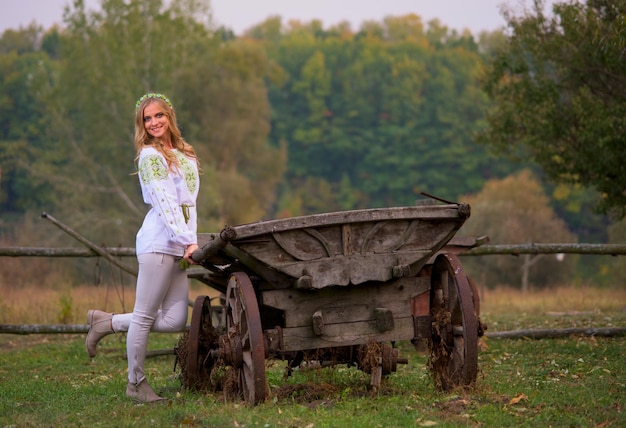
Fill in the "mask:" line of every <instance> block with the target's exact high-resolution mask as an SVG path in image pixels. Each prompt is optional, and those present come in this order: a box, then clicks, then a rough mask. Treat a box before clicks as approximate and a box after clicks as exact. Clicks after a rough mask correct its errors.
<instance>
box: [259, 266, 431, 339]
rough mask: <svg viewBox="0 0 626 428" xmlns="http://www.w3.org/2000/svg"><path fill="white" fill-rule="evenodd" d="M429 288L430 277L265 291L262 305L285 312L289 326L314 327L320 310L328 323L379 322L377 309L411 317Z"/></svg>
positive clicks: (395, 315) (286, 324)
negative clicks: (414, 300) (414, 303)
mask: <svg viewBox="0 0 626 428" xmlns="http://www.w3.org/2000/svg"><path fill="white" fill-rule="evenodd" d="M429 289H430V278H428V277H417V278H398V279H396V280H394V281H389V282H385V283H367V284H362V285H360V286H350V287H326V288H324V289H321V290H316V291H300V290H295V289H286V290H269V291H263V292H261V294H260V302H261V303H262V304H263V305H266V306H270V307H273V308H277V309H281V310H283V311H284V317H285V326H286V327H303V326H309V328H311V326H312V324H313V314H314V313H316V312H318V311H321V314H322V316H323V317H324V322H325V323H328V324H334V323H345V322H353V321H375V313H374V310H375V309H376V308H387V309H389V310H391V311H392V313H393V315H394V318H396V317H398V318H400V317H406V316H410V315H411V299H412V298H413V297H415V296H417V295H419V294H422V293H424V292H426V291H428V290H429Z"/></svg>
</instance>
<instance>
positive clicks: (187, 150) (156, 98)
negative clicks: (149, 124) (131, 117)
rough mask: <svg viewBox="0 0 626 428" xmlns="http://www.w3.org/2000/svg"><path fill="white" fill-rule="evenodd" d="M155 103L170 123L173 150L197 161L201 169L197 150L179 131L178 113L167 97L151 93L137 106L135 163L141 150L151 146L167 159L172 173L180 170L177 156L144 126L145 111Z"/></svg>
mask: <svg viewBox="0 0 626 428" xmlns="http://www.w3.org/2000/svg"><path fill="white" fill-rule="evenodd" d="M153 103H154V104H158V106H159V107H160V108H161V109H162V110H163V113H165V115H166V116H167V119H168V121H169V126H168V132H169V134H170V135H169V136H170V140H171V142H172V148H174V149H177V150H179V151H180V152H182V153H183V154H184V155H185V156H187V157H190V158H193V159H195V160H196V163H198V168H199V167H200V162H199V161H198V156H196V152H195V150H194V149H193V147H192V146H191V144H188V143H187V142H186V141H185V139H184V138H183V136H182V135H181V133H180V129H178V124H177V122H176V113H175V112H174V109H173V108H172V105H171V103H170V102H169V100H168V99H167V98H166V97H164V96H162V95H160V94H153V93H149V94H146V95H144V96H143V97H141V98H140V99H139V101H138V102H137V105H136V112H135V150H136V157H135V162H137V161H138V160H139V153H141V150H142V149H143V148H144V147H147V146H151V147H154V148H155V149H157V150H158V151H159V153H161V154H162V155H163V156H164V157H165V160H166V161H167V166H168V168H169V169H170V170H171V171H174V170H175V169H178V167H180V164H179V162H178V159H177V158H176V155H175V154H174V153H173V152H172V151H171V150H166V149H165V147H164V145H163V142H162V141H161V140H160V139H159V138H155V137H153V136H152V135H150V134H148V132H147V131H146V127H145V125H144V120H143V111H144V110H145V108H146V107H148V105H150V104H153Z"/></svg>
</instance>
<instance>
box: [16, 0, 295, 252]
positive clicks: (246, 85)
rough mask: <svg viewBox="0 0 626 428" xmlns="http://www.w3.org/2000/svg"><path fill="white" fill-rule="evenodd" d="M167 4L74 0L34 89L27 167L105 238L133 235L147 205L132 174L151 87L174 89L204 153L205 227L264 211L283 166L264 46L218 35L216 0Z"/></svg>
mask: <svg viewBox="0 0 626 428" xmlns="http://www.w3.org/2000/svg"><path fill="white" fill-rule="evenodd" d="M163 3H164V2H161V1H149V0H133V1H130V2H128V1H122V0H103V1H102V3H101V11H99V12H89V11H87V10H86V9H85V6H84V2H83V1H82V0H76V1H74V3H73V7H72V8H67V9H66V14H65V17H64V19H65V22H66V27H65V29H64V30H63V31H61V33H60V39H59V41H58V44H59V59H58V60H57V61H55V62H54V64H52V65H51V66H49V67H48V68H47V69H46V70H45V71H46V73H47V74H45V73H44V74H45V77H46V78H47V81H46V85H45V90H43V89H42V90H40V91H39V93H38V97H37V101H38V103H37V104H36V105H37V106H41V107H42V108H43V109H45V110H44V115H43V117H44V118H45V122H44V123H43V124H40V127H39V129H45V132H46V135H45V137H46V138H45V139H44V140H42V143H41V144H38V145H36V146H35V147H29V148H28V150H30V152H29V155H30V160H32V165H29V166H28V167H27V171H28V176H29V178H30V179H31V180H34V181H41V182H42V183H43V184H45V185H46V186H47V188H48V192H47V194H48V195H50V197H49V198H48V201H47V202H49V206H48V207H47V210H51V211H52V212H53V213H54V214H55V215H57V216H58V218H60V219H63V220H64V221H65V222H67V223H68V224H71V225H74V226H75V227H78V228H81V227H87V225H88V227H89V233H90V237H91V238H92V239H95V240H101V241H100V242H106V243H107V244H109V245H116V244H122V245H129V246H132V244H133V241H134V235H135V232H136V230H137V228H138V226H139V224H140V223H141V219H142V218H143V215H144V213H145V211H146V208H145V206H144V204H143V203H142V201H141V198H140V195H139V193H138V186H137V179H136V178H134V177H133V176H132V173H133V172H134V170H135V168H134V165H133V158H134V156H135V151H134V147H133V114H134V107H135V101H136V99H137V98H138V97H139V96H140V95H142V94H143V93H145V92H148V91H158V92H164V93H165V94H167V95H168V96H169V97H170V99H172V101H173V103H174V106H175V108H176V111H177V116H178V119H179V125H180V126H181V128H182V131H183V135H184V136H185V138H186V139H187V140H188V141H189V142H190V143H191V144H193V145H194V147H195V148H196V150H197V153H198V154H199V157H200V161H201V167H202V168H203V171H204V174H205V176H204V177H203V179H202V183H203V192H202V194H201V196H200V198H199V200H198V203H199V229H200V230H201V231H214V230H215V229H218V230H219V228H221V227H223V225H224V224H225V223H230V224H235V223H243V222H249V221H255V220H259V219H260V218H262V217H264V215H265V214H266V212H267V211H268V210H269V209H270V208H271V206H272V202H273V192H274V187H275V185H276V183H277V181H278V180H279V179H280V177H281V174H282V171H283V169H284V154H283V153H282V151H281V149H280V148H273V147H271V146H270V145H269V144H268V142H267V134H268V132H269V105H268V101H267V93H266V91H265V82H264V79H265V78H266V77H267V73H268V70H269V69H271V67H270V66H269V65H268V63H267V60H266V58H265V55H264V51H263V49H262V48H261V47H258V46H254V45H250V44H244V43H241V42H239V41H237V40H228V41H226V42H224V41H223V38H222V37H214V35H213V33H212V31H211V27H210V21H209V18H208V17H209V3H208V0H173V1H170V2H167V7H166V6H164V4H163ZM43 184H42V185H43Z"/></svg>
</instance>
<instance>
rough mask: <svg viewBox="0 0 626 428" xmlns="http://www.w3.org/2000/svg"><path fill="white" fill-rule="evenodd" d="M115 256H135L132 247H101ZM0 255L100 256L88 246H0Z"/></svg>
mask: <svg viewBox="0 0 626 428" xmlns="http://www.w3.org/2000/svg"><path fill="white" fill-rule="evenodd" d="M102 248H103V249H104V250H106V252H107V253H109V254H111V255H112V256H116V257H135V255H136V253H135V249H134V248H126V247H115V248H108V247H102ZM0 256H7V257H101V256H100V254H98V253H96V252H95V251H93V250H91V249H89V248H78V247H56V248H54V247H0Z"/></svg>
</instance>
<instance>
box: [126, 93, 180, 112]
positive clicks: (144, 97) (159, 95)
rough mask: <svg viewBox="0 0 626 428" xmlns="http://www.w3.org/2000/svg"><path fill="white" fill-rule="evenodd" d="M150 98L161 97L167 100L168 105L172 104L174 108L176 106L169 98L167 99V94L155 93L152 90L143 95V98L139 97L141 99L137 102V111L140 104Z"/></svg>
mask: <svg viewBox="0 0 626 428" xmlns="http://www.w3.org/2000/svg"><path fill="white" fill-rule="evenodd" d="M148 98H160V99H162V100H163V101H165V102H166V103H167V105H168V106H170V108H171V109H173V108H174V106H172V103H171V102H170V100H168V99H167V97H166V96H165V95H163V94H157V93H154V92H150V93H148V94H146V95H144V96H142V97H141V98H139V99H138V100H137V102H136V103H135V111H137V110H139V106H140V105H141V103H142V102H143V101H144V100H146V99H148Z"/></svg>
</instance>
